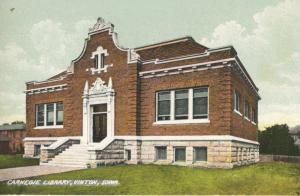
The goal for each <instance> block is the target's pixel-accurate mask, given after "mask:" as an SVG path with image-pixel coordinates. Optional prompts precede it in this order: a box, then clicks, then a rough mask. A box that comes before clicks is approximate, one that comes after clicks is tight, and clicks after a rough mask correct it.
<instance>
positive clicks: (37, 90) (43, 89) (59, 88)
mask: <svg viewBox="0 0 300 196" xmlns="http://www.w3.org/2000/svg"><path fill="white" fill-rule="evenodd" d="M66 86H67V84H58V85H53V86H45V87H40V88H33V89H29V90H25V91H24V93H26V94H28V95H32V94H39V93H48V92H56V91H62V90H65V89H66V88H65V87H66Z"/></svg>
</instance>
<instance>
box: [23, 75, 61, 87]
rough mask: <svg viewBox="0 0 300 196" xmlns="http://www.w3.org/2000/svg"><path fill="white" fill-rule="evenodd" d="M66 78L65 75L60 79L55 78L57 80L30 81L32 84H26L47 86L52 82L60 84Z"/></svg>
mask: <svg viewBox="0 0 300 196" xmlns="http://www.w3.org/2000/svg"><path fill="white" fill-rule="evenodd" d="M65 78H66V76H65V75H63V76H60V77H59V78H55V79H49V80H43V81H30V82H26V84H34V85H36V84H45V83H51V82H58V81H62V80H64V79H65Z"/></svg>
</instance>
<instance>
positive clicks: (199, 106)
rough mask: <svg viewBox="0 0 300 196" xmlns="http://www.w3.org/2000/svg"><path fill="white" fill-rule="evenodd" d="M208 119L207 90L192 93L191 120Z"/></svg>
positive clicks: (202, 89)
mask: <svg viewBox="0 0 300 196" xmlns="http://www.w3.org/2000/svg"><path fill="white" fill-rule="evenodd" d="M207 117H208V88H198V89H194V91H193V119H199V118H200V119H201V118H207Z"/></svg>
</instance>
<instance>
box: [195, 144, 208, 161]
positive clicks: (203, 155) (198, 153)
mask: <svg viewBox="0 0 300 196" xmlns="http://www.w3.org/2000/svg"><path fill="white" fill-rule="evenodd" d="M198 161H207V148H206V147H194V162H198Z"/></svg>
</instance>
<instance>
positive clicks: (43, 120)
mask: <svg viewBox="0 0 300 196" xmlns="http://www.w3.org/2000/svg"><path fill="white" fill-rule="evenodd" d="M35 119H36V126H37V127H48V126H50V127H51V126H57V125H63V122H64V106H63V103H62V102H57V103H47V104H37V105H36V113H35Z"/></svg>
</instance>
